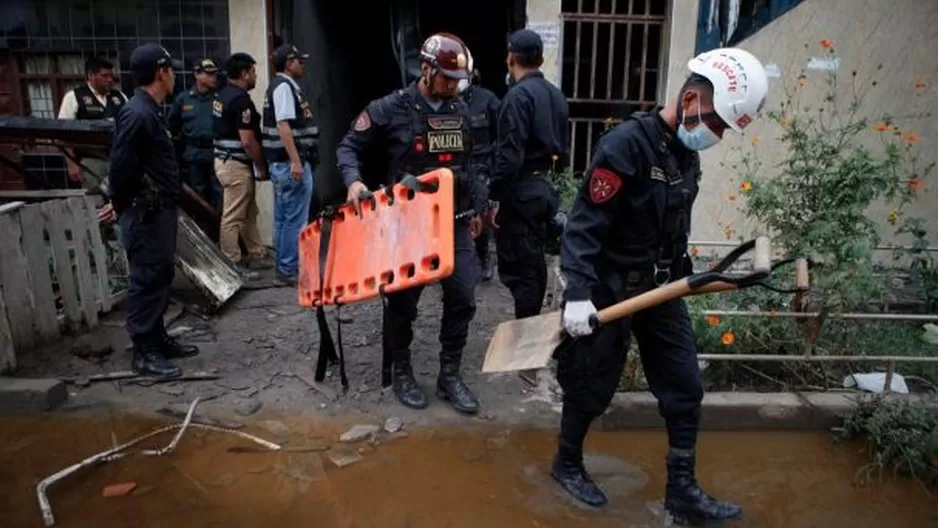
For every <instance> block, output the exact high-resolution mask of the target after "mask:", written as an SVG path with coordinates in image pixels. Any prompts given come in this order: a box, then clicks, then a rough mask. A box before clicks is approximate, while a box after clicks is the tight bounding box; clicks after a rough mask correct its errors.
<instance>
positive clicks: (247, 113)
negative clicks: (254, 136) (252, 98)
mask: <svg viewBox="0 0 938 528" xmlns="http://www.w3.org/2000/svg"><path fill="white" fill-rule="evenodd" d="M241 122H242V123H244V124H250V123H251V109H250V108H245V109H244V111H243V112H241Z"/></svg>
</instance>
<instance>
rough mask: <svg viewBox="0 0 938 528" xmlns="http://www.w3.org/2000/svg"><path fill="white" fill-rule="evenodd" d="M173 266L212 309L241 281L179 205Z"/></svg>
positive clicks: (233, 290)
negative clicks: (174, 262)
mask: <svg viewBox="0 0 938 528" xmlns="http://www.w3.org/2000/svg"><path fill="white" fill-rule="evenodd" d="M176 267H177V268H178V269H179V270H180V271H182V273H183V274H184V275H185V276H186V277H187V278H188V279H189V280H190V281H191V282H192V284H193V285H194V286H195V287H196V288H197V289H198V290H199V292H200V293H202V295H204V296H205V298H206V299H207V300H208V301H209V304H210V308H211V309H212V310H217V309H218V308H221V306H222V305H223V304H225V303H226V302H228V299H231V297H233V296H234V294H235V293H237V292H238V290H240V289H241V286H243V285H244V280H243V279H242V278H241V274H240V273H238V270H237V269H235V267H234V264H232V263H231V260H229V259H228V257H226V256H225V255H224V253H222V252H221V250H220V249H218V246H217V245H216V244H213V243H212V241H211V240H209V238H208V237H207V236H206V235H205V233H204V232H202V230H201V229H199V226H198V225H196V223H195V221H193V220H192V218H190V217H189V215H187V214H186V213H185V211H183V210H181V209H180V210H179V231H178V232H177V234H176Z"/></svg>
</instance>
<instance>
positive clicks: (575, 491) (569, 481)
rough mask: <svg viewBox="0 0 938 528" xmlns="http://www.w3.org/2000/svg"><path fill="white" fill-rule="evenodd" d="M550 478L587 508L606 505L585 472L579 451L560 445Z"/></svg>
mask: <svg viewBox="0 0 938 528" xmlns="http://www.w3.org/2000/svg"><path fill="white" fill-rule="evenodd" d="M550 476H551V477H553V478H554V480H556V481H557V483H558V484H560V485H561V486H562V487H563V489H565V490H566V491H567V493H569V494H570V495H571V496H572V497H573V498H574V499H576V500H578V501H580V502H582V503H584V504H588V505H589V506H595V507H600V506H605V505H606V502H607V500H606V494H605V493H603V490H601V489H599V486H597V485H596V483H595V482H593V479H592V478H590V475H589V473H587V472H586V468H585V467H584V466H583V454H582V452H580V451H579V450H576V449H573V448H569V447H565V446H563V445H561V446H560V449H558V450H557V456H556V457H555V458H554V466H553V468H551V471H550Z"/></svg>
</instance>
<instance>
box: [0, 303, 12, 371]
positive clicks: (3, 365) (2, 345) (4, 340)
mask: <svg viewBox="0 0 938 528" xmlns="http://www.w3.org/2000/svg"><path fill="white" fill-rule="evenodd" d="M14 370H16V347H15V346H13V332H12V331H11V330H10V322H9V321H8V320H7V309H6V303H4V302H3V295H0V374H10V373H12V372H13V371H14Z"/></svg>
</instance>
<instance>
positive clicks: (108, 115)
mask: <svg viewBox="0 0 938 528" xmlns="http://www.w3.org/2000/svg"><path fill="white" fill-rule="evenodd" d="M105 100H106V104H103V105H102V104H101V101H98V98H97V97H96V96H95V94H94V93H93V92H92V91H91V88H90V87H89V86H88V85H87V84H83V85H81V86H77V87H75V101H76V102H77V103H78V111H77V112H76V113H75V119H113V118H114V116H116V115H117V111H118V110H120V108H121V107H122V106H124V102H125V101H124V97H123V94H122V93H121V92H120V90H118V89H116V88H111V89H110V90H108V92H107V95H106V96H105Z"/></svg>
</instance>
